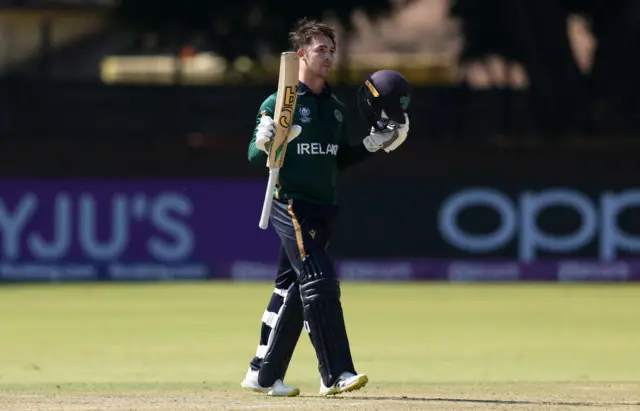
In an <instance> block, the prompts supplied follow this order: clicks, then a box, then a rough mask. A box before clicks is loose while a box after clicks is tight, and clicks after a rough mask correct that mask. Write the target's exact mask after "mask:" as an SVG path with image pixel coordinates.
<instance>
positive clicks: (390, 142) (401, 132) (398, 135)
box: [362, 113, 409, 153]
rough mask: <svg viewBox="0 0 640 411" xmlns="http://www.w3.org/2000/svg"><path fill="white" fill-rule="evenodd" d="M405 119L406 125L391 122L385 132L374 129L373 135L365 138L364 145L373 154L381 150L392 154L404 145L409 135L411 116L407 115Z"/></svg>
mask: <svg viewBox="0 0 640 411" xmlns="http://www.w3.org/2000/svg"><path fill="white" fill-rule="evenodd" d="M404 118H405V122H404V124H398V123H396V122H395V121H389V124H388V125H387V129H386V130H385V131H377V130H375V129H374V128H373V127H372V128H371V134H369V135H368V136H367V137H365V139H364V140H363V141H362V144H364V146H365V147H366V149H367V150H369V151H370V152H372V153H373V152H376V151H378V150H380V149H383V150H384V151H386V152H387V153H390V152H392V151H393V150H395V149H396V148H398V147H400V145H401V144H402V143H404V141H405V140H406V139H407V135H408V134H409V116H408V115H407V114H406V113H405V114H404Z"/></svg>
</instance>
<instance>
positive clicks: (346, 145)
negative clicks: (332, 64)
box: [337, 121, 373, 170]
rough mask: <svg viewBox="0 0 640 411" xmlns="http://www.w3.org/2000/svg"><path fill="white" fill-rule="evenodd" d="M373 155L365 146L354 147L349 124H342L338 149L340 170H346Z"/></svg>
mask: <svg viewBox="0 0 640 411" xmlns="http://www.w3.org/2000/svg"><path fill="white" fill-rule="evenodd" d="M372 154H373V153H372V152H371V151H369V150H367V148H366V147H365V146H364V144H362V143H360V144H356V145H352V144H351V141H350V140H349V137H348V134H347V122H346V121H343V122H342V138H341V140H340V148H339V149H338V159H337V161H338V169H339V170H345V169H347V168H349V167H351V166H354V165H356V164H358V163H360V162H362V161H363V160H365V159H367V158H369V157H370V156H371V155H372Z"/></svg>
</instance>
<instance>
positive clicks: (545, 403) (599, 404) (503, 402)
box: [332, 395, 640, 407]
mask: <svg viewBox="0 0 640 411" xmlns="http://www.w3.org/2000/svg"><path fill="white" fill-rule="evenodd" d="M332 398H333V399H335V400H338V401H339V400H363V401H416V402H450V403H469V404H495V405H542V406H557V407H634V406H640V402H635V403H634V402H620V403H615V402H565V401H516V400H477V399H472V398H430V397H408V396H398V397H377V396H351V395H350V396H348V397H332Z"/></svg>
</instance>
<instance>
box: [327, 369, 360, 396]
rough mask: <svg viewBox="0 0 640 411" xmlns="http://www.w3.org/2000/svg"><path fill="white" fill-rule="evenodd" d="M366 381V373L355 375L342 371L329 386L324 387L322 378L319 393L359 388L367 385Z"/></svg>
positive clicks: (332, 393)
mask: <svg viewBox="0 0 640 411" xmlns="http://www.w3.org/2000/svg"><path fill="white" fill-rule="evenodd" d="M368 382H369V378H368V377H367V375H366V374H357V375H356V374H352V373H350V372H343V373H342V374H340V376H339V377H338V380H337V381H336V382H335V383H334V384H333V385H332V386H331V387H325V386H324V383H323V382H322V380H320V395H336V394H341V393H343V392H348V391H355V390H359V389H360V388H362V387H364V386H365V385H367V383H368Z"/></svg>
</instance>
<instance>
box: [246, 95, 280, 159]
mask: <svg viewBox="0 0 640 411" xmlns="http://www.w3.org/2000/svg"><path fill="white" fill-rule="evenodd" d="M275 106H276V97H275V95H272V96H269V97H268V98H267V99H266V100H265V101H264V102H263V103H262V104H261V105H260V109H258V113H257V115H256V125H255V127H254V129H253V137H252V138H251V141H250V142H249V153H248V157H249V162H250V163H252V164H262V165H264V164H266V161H267V151H266V150H265V147H264V146H261V145H260V144H257V140H258V137H261V136H262V135H263V134H266V133H268V132H269V128H270V127H269V124H268V121H264V120H263V118H262V117H263V116H268V117H269V118H270V119H273V113H274V111H275Z"/></svg>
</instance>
